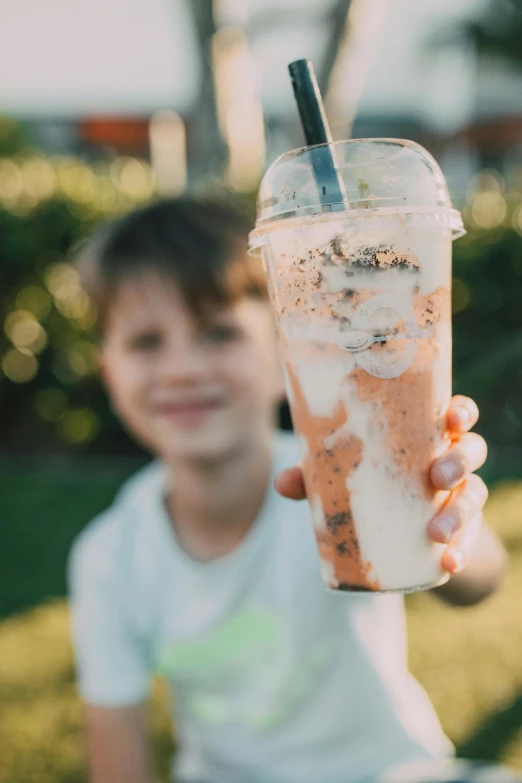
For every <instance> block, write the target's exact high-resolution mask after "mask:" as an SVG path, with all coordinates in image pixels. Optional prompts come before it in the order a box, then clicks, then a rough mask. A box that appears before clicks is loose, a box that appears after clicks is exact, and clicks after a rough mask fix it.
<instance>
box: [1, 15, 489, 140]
mask: <svg viewBox="0 0 522 783" xmlns="http://www.w3.org/2000/svg"><path fill="white" fill-rule="evenodd" d="M188 2H198V0H89V2H86V1H85V0H44V1H42V0H0V112H2V111H4V112H8V113H12V114H14V115H19V116H31V115H36V116H42V115H48V116H53V117H57V116H58V117H59V116H77V115H78V114H89V113H98V114H99V113H115V114H147V113H151V112H152V111H154V110H156V109H159V108H164V107H172V108H175V109H177V110H178V111H181V112H185V111H187V110H188V109H189V108H190V106H191V105H192V104H193V102H194V100H195V99H196V97H197V94H198V86H199V80H200V78H201V69H200V66H199V62H198V58H197V53H196V48H195V41H194V34H193V31H192V28H191V19H190V13H189V11H188V9H187V5H186V4H187V3H188ZM371 2H372V5H373V7H374V8H378V7H379V4H381V5H382V9H383V11H384V10H385V9H386V8H387V13H386V16H385V18H384V22H383V25H382V32H381V35H380V38H379V41H378V42H375V44H374V45H372V46H371V47H370V52H369V54H368V49H366V56H365V63H364V70H365V71H367V75H366V78H365V80H364V85H363V86H362V95H361V103H360V110H362V111H365V112H369V113H376V112H379V113H393V112H397V111H399V112H403V113H409V112H413V113H420V114H423V113H424V114H426V117H427V118H428V119H430V121H431V120H433V121H434V122H439V124H442V125H444V124H446V125H447V124H452V123H453V124H458V123H459V122H462V121H463V118H464V116H465V114H466V111H467V108H466V100H468V102H469V91H470V78H471V77H470V72H469V60H468V59H467V58H466V57H465V56H464V57H463V55H462V52H459V51H457V50H453V51H446V52H444V56H439V57H435V56H432V55H431V54H430V55H429V54H428V52H427V48H426V39H427V37H429V35H430V34H431V32H432V31H433V30H434V29H435V28H436V27H438V26H439V25H441V24H443V23H444V24H448V25H451V24H453V23H454V22H455V20H456V19H457V18H459V17H463V16H466V15H472V14H473V13H476V11H477V9H479V8H480V6H481V5H483V4H484V0H391V2H390V0H371ZM330 4H331V0H321V3H318V2H317V0H220V5H221V7H222V9H223V13H224V14H225V15H226V13H227V8H228V9H229V12H230V13H231V18H233V17H234V15H236V16H237V15H238V14H239V16H241V13H244V12H245V11H246V10H249V14H250V19H251V20H253V22H252V29H253V30H254V31H255V28H256V24H255V20H256V18H257V19H259V20H262V21H263V24H264V32H263V34H262V35H259V34H257V35H256V34H254V35H253V36H252V40H251V47H252V51H253V54H254V57H255V61H256V63H257V66H258V72H259V75H260V84H261V95H262V100H263V105H264V108H265V112H266V113H267V114H278V113H282V114H285V113H287V112H288V111H289V110H290V106H293V104H292V97H291V91H290V85H289V80H288V79H287V78H286V64H287V63H288V62H290V61H291V60H292V59H296V58H298V57H303V56H309V57H312V59H314V60H316V61H318V60H320V56H321V52H322V51H323V50H324V45H325V41H326V38H325V34H324V32H322V29H323V30H324V24H323V25H322V24H321V17H320V16H318V12H319V11H320V12H321V13H324V11H325V9H327V7H328V6H329V5H330ZM285 12H286V13H285ZM258 15H261V16H258ZM274 20H277V22H275V21H274ZM362 67H363V66H361V68H362ZM346 90H347V91H349V90H350V84H346Z"/></svg>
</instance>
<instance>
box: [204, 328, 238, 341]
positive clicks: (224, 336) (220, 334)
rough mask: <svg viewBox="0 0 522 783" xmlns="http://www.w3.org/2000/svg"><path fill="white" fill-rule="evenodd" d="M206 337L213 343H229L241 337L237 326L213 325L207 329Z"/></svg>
mask: <svg viewBox="0 0 522 783" xmlns="http://www.w3.org/2000/svg"><path fill="white" fill-rule="evenodd" d="M204 337H205V339H206V340H208V341H209V342H211V343H228V342H231V341H232V340H237V339H239V338H240V337H241V330H240V329H238V328H237V327H236V326H224V325H222V326H212V327H210V328H209V329H206V330H205V333H204Z"/></svg>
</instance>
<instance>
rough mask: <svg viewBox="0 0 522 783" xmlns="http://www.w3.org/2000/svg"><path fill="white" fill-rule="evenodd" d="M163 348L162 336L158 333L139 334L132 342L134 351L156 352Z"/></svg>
mask: <svg viewBox="0 0 522 783" xmlns="http://www.w3.org/2000/svg"><path fill="white" fill-rule="evenodd" d="M160 346H161V335H160V334H158V333H156V332H145V333H144V334H138V335H136V337H133V338H132V339H131V340H130V347H131V348H132V349H133V350H134V351H155V350H157V349H158V348H160Z"/></svg>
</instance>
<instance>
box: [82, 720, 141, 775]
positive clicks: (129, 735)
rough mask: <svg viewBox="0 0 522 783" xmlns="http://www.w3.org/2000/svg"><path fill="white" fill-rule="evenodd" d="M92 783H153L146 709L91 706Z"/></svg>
mask: <svg viewBox="0 0 522 783" xmlns="http://www.w3.org/2000/svg"><path fill="white" fill-rule="evenodd" d="M87 754H88V763H89V781H90V783H152V775H151V772H150V750H149V741H148V733H147V728H146V706H145V704H138V705H135V706H132V707H92V706H87Z"/></svg>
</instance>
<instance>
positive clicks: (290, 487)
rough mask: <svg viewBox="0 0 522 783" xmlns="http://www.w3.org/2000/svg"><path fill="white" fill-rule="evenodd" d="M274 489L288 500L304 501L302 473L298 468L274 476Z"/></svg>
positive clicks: (304, 491) (304, 492)
mask: <svg viewBox="0 0 522 783" xmlns="http://www.w3.org/2000/svg"><path fill="white" fill-rule="evenodd" d="M275 488H276V489H277V491H278V492H279V494H280V495H282V496H283V497H284V498H290V500H304V499H305V498H306V490H305V485H304V479H303V471H302V470H301V468H300V467H299V466H296V467H295V468H289V469H288V470H283V471H281V473H279V474H278V475H277V476H276V480H275Z"/></svg>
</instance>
